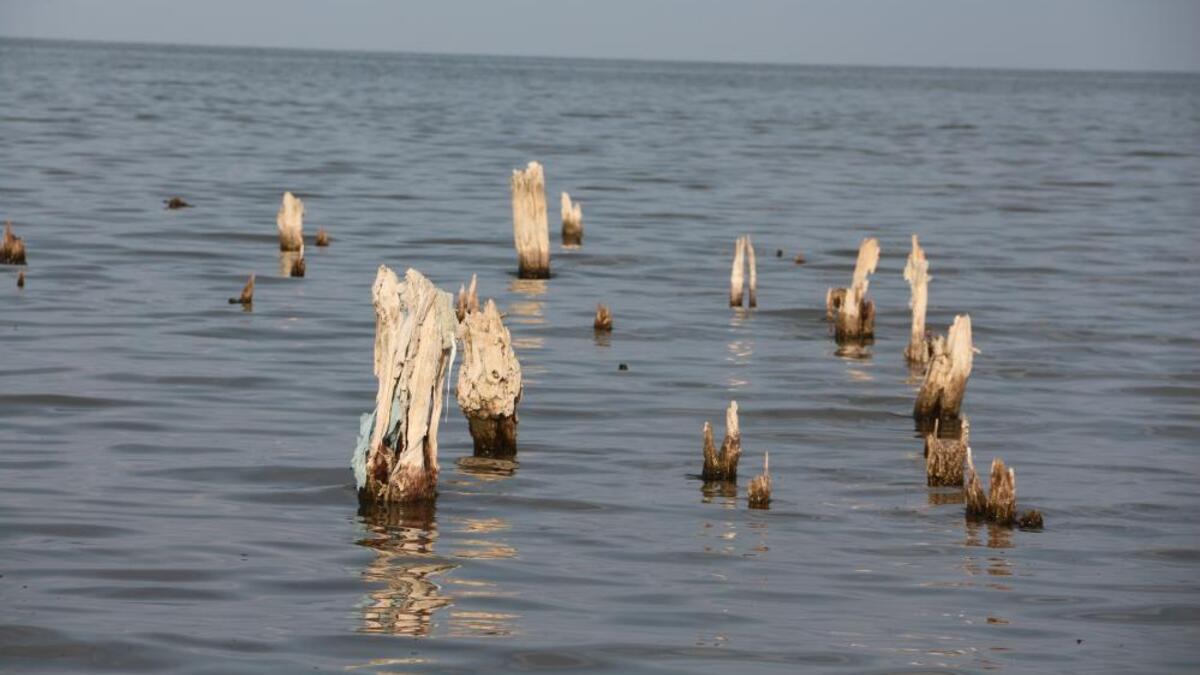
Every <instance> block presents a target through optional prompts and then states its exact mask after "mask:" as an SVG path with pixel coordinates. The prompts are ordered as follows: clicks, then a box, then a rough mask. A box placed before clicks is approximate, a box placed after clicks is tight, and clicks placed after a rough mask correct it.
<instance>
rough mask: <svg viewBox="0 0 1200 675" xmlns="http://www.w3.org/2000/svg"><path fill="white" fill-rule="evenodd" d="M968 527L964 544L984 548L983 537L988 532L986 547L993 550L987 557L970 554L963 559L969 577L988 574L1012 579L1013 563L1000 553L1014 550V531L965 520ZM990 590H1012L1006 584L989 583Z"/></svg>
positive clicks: (964, 568)
mask: <svg viewBox="0 0 1200 675" xmlns="http://www.w3.org/2000/svg"><path fill="white" fill-rule="evenodd" d="M963 522H964V524H965V527H966V538H965V540H964V541H963V544H964V545H966V546H969V547H982V546H983V545H984V544H983V541H984V540H983V538H982V537H983V536H985V531H986V537H987V538H986V542H987V543H986V546H987V548H989V549H992V551H993V552H992V553H989V554H988V555H987V556H982V557H981V556H977V555H971V554H968V555H967V556H966V557H965V558H964V559H963V570H964V571H965V572H966V573H967V575H968V576H981V575H984V574H986V575H987V576H990V577H1010V576H1012V563H1011V562H1010V561H1009V560H1008V558H1006V557H1005V556H1003V555H1001V554H1000V553H999V551H1003V550H1004V549H1008V548H1012V529H1011V528H1008V527H1003V526H999V525H996V524H995V523H981V522H977V521H973V520H966V519H964V521H963ZM988 586H989V587H990V588H993V589H996V590H1000V591H1007V590H1011V587H1009V586H1008V585H1006V584H1001V583H997V582H992V583H989V584H988Z"/></svg>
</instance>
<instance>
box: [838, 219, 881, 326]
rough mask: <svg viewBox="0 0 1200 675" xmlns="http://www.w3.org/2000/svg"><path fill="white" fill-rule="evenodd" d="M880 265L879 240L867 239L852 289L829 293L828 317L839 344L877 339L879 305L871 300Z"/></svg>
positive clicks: (857, 262)
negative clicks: (870, 291) (873, 278)
mask: <svg viewBox="0 0 1200 675" xmlns="http://www.w3.org/2000/svg"><path fill="white" fill-rule="evenodd" d="M878 264H879V240H878V239H876V238H874V237H869V238H867V239H863V240H862V243H861V244H859V247H858V259H857V260H856V261H855V263H854V276H853V277H852V279H851V283H850V287H849V288H830V289H829V290H828V291H826V292H825V316H826V317H827V318H829V319H832V320H833V322H834V336H835V338H836V339H837V341H838V342H845V341H859V342H861V341H865V340H870V339H872V338H874V337H875V303H874V302H872V301H871V299H870V298H868V297H867V288H868V286H869V285H870V279H869V278H868V277H869V276H870V275H871V274H874V272H875V267H876V266H877V265H878Z"/></svg>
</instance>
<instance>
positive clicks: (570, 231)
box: [562, 192, 583, 246]
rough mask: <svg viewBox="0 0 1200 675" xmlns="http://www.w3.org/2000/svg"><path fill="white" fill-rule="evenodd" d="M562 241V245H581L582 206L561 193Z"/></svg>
mask: <svg viewBox="0 0 1200 675" xmlns="http://www.w3.org/2000/svg"><path fill="white" fill-rule="evenodd" d="M562 243H563V246H582V245H583V206H582V205H581V204H580V203H579V202H574V203H572V202H571V196H570V195H568V194H567V193H565V192H564V193H562Z"/></svg>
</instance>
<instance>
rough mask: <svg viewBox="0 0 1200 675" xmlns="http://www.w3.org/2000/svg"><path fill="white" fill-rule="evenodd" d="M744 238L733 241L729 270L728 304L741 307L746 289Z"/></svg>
mask: <svg viewBox="0 0 1200 675" xmlns="http://www.w3.org/2000/svg"><path fill="white" fill-rule="evenodd" d="M745 287H746V238H745V237H738V238H737V241H735V242H734V243H733V268H732V269H731V270H730V272H729V306H730V307H741V306H742V298H743V296H745V294H746V291H745Z"/></svg>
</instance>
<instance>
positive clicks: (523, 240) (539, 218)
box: [511, 162, 550, 279]
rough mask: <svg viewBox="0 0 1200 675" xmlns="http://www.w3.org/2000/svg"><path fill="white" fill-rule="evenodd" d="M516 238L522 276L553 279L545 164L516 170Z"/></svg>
mask: <svg viewBox="0 0 1200 675" xmlns="http://www.w3.org/2000/svg"><path fill="white" fill-rule="evenodd" d="M511 183H512V208H513V241H514V243H515V244H516V247H517V274H518V276H520V278H522V279H549V278H550V230H549V225H548V224H547V222H546V179H545V177H544V175H543V173H542V165H541V164H538V163H537V162H530V163H529V166H527V167H526V168H525V170H524V171H520V170H517V169H514V170H513V172H512V180H511Z"/></svg>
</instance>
